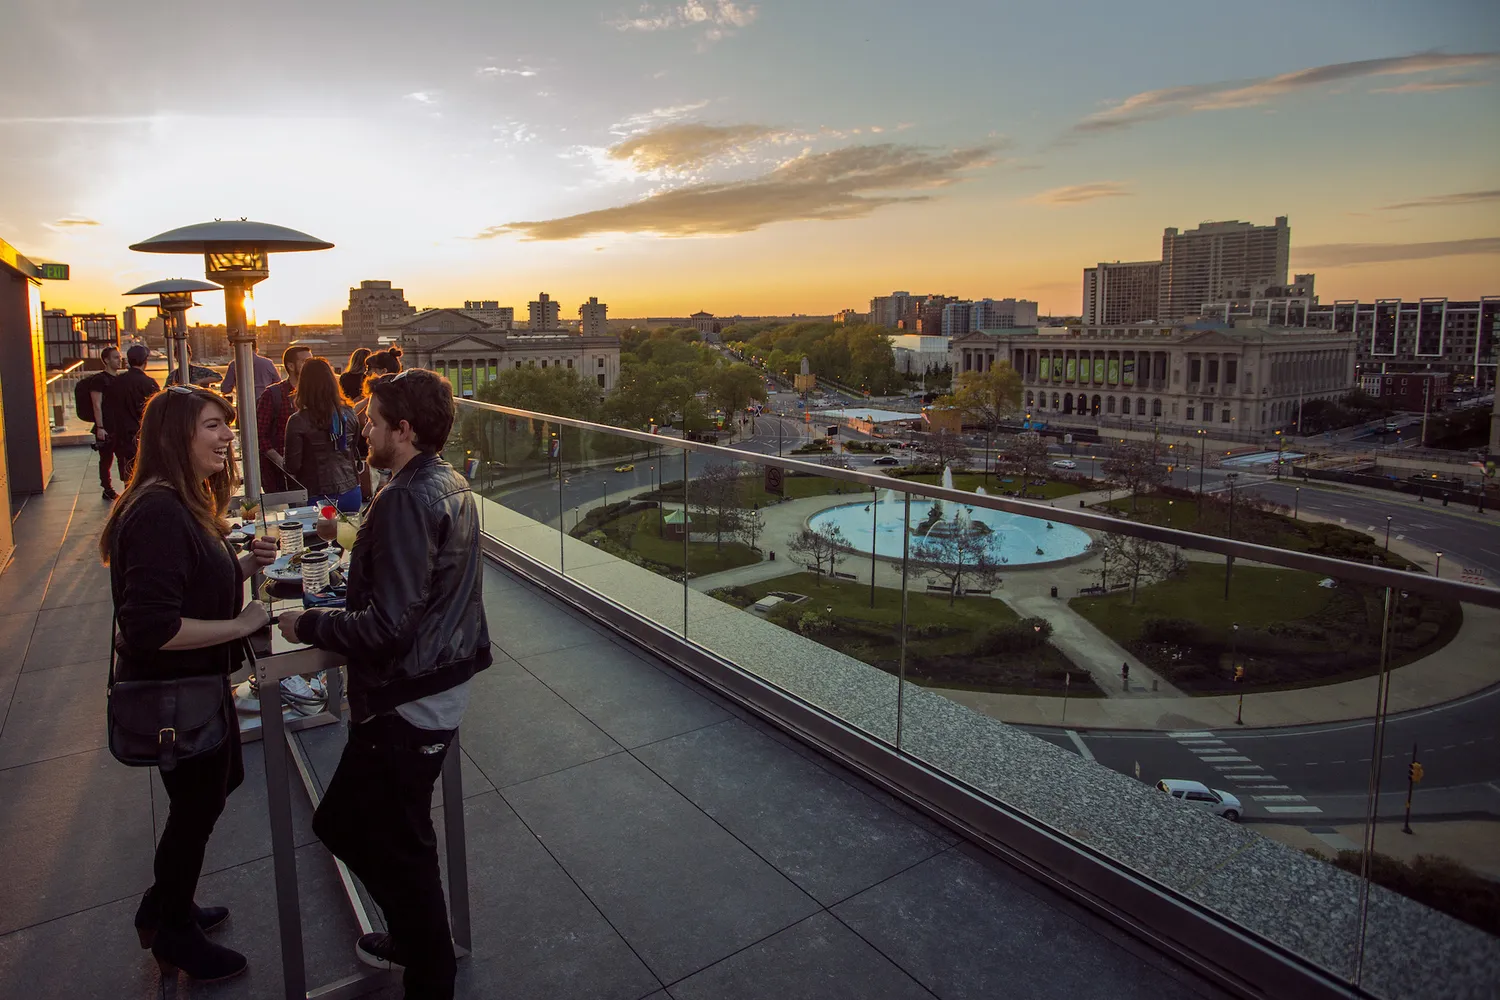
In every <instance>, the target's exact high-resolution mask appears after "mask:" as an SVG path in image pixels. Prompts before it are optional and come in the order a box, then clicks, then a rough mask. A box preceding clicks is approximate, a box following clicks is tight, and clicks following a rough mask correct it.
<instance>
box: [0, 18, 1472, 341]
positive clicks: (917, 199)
mask: <svg viewBox="0 0 1500 1000" xmlns="http://www.w3.org/2000/svg"><path fill="white" fill-rule="evenodd" d="M240 12H243V13H240ZM0 65H3V66H4V67H5V68H6V78H7V85H6V87H5V88H4V89H3V91H0V238H3V239H5V240H7V241H9V242H10V243H12V244H14V245H15V246H16V247H17V248H18V249H19V250H21V252H23V253H26V254H28V255H30V256H32V257H33V258H34V259H39V260H40V259H46V260H57V261H63V262H67V263H69V264H71V265H72V268H73V279H72V280H71V281H70V282H67V283H60V282H59V283H49V284H48V285H47V286H46V287H45V288H44V297H45V298H46V300H47V303H48V305H49V306H63V307H66V308H69V309H70V310H73V311H94V310H101V311H110V312H118V311H119V309H120V308H121V307H122V306H123V305H125V304H127V302H128V300H126V299H124V298H122V297H121V296H120V294H119V293H120V292H121V291H123V290H124V289H126V288H129V287H132V286H134V285H136V284H139V283H141V282H144V281H149V280H153V279H156V278H160V277H175V276H201V274H202V261H201V259H199V258H193V257H182V258H171V257H160V256H154V255H145V254H138V253H133V252H131V251H130V250H129V249H128V245H129V244H130V243H133V242H137V241H139V240H142V239H145V238H146V237H149V236H151V235H154V234H156V233H158V232H161V231H163V230H167V229H171V228H175V227H177V226H180V225H185V224H188V223H193V222H200V221H206V220H208V219H212V218H215V217H218V218H238V217H240V216H246V217H249V218H251V219H257V220H261V221H266V222H275V223H278V224H281V225H285V226H290V227H292V228H295V229H300V230H303V231H306V232H308V233H311V234H313V235H315V236H317V237H320V238H322V239H325V240H328V241H331V242H333V243H334V244H336V248H335V249H333V250H330V251H325V252H322V253H314V254H302V255H285V256H281V257H276V258H273V261H272V266H271V278H270V280H269V281H267V282H266V283H264V284H263V285H261V286H260V287H259V288H258V289H257V307H258V316H259V319H260V320H261V321H262V322H264V321H266V320H268V319H280V320H282V321H284V322H288V323H299V322H336V321H337V320H338V318H339V310H340V309H341V308H342V307H343V305H344V304H345V302H346V300H347V296H348V292H347V289H348V287H349V286H350V285H355V284H358V282H359V281H360V280H361V279H364V278H388V279H391V280H392V281H394V282H396V283H397V284H398V285H400V286H402V287H404V288H405V289H406V292H407V298H408V300H409V301H411V302H412V303H413V304H414V305H417V306H419V307H422V306H433V305H455V304H460V303H461V300H463V299H465V298H494V299H499V300H500V301H501V303H502V304H503V305H511V306H515V307H516V308H517V311H518V312H521V313H523V315H524V310H525V305H526V302H527V301H528V300H529V299H532V298H534V297H535V295H536V293H537V292H539V291H543V290H545V291H547V292H549V293H550V294H551V295H552V297H553V298H555V299H558V300H560V301H561V302H562V305H563V315H564V317H570V316H576V310H577V305H578V302H579V301H580V300H581V299H584V298H586V297H588V296H590V295H597V296H598V297H599V298H600V300H601V301H604V302H607V303H608V304H609V307H610V314H611V315H612V316H619V317H625V316H644V315H648V314H649V315H654V316H662V315H682V314H686V313H689V312H692V311H694V310H697V309H700V308H702V309H708V310H709V311H711V312H714V313H718V314H721V315H724V314H732V313H745V314H758V313H768V314H769V313H781V314H784V313H790V312H793V311H795V312H803V313H829V312H832V311H834V310H837V309H841V308H846V307H852V308H855V309H859V310H864V309H865V308H867V306H868V303H869V299H870V297H871V296H872V295H876V294H882V293H886V292H889V291H891V290H893V289H904V290H909V291H912V292H942V293H947V294H957V295H962V296H966V297H983V296H987V295H988V296H994V297H1004V296H1020V297H1025V298H1032V299H1036V300H1037V301H1038V302H1039V303H1040V304H1041V307H1042V310H1043V312H1044V313H1047V312H1055V313H1069V312H1076V311H1077V310H1078V309H1079V298H1080V283H1081V270H1082V268H1084V267H1086V266H1089V265H1091V264H1093V263H1096V262H1098V261H1101V260H1110V261H1113V260H1142V259H1153V258H1156V257H1158V256H1159V255H1160V249H1161V232H1162V228H1163V227H1164V226H1177V227H1179V228H1183V229H1187V228H1191V227H1193V226H1195V225H1197V224H1198V223H1199V222H1201V221H1204V220H1209V219H1241V220H1248V221H1252V222H1256V223H1261V224H1269V223H1271V222H1272V221H1273V219H1274V217H1275V216H1277V215H1287V216H1289V217H1290V224H1291V228H1292V267H1293V268H1294V269H1295V270H1311V271H1315V272H1316V273H1317V275H1318V285H1317V290H1318V293H1319V294H1320V296H1321V297H1322V298H1323V299H1324V300H1325V301H1328V300H1332V299H1334V298H1364V299H1370V298H1374V297H1376V296H1383V297H1403V298H1415V297H1418V296H1428V295H1430V296H1440V295H1447V296H1449V297H1453V298H1460V297H1476V296H1478V295H1480V294H1500V113H1497V109H1500V87H1497V83H1500V4H1496V3H1494V2H1493V0H1427V2H1423V3H1413V2H1411V0H1395V2H1391V0H1347V2H1344V0H1320V2H1315V3H1310V2H1307V0H1300V2H1261V3H1239V4H1227V3H1212V2H1211V3H1187V2H1185V0H1160V2H1158V0H1134V2H1131V3H1119V2H1118V0H1112V2H1104V0H1087V2H1085V0H1074V2H1066V0H1059V2H1051V3H1009V2H1002V0H931V2H929V3H924V4H917V3H911V2H898V0H800V2H791V0H761V2H758V3H740V2H729V0H688V2H686V3H647V4H644V5H642V4H640V3H638V2H630V3H610V2H596V0H549V2H546V3H541V2H519V3H518V2H512V3H504V4H502V3H495V2H492V0H468V2H461V0H430V2H428V3H425V4H421V5H418V4H413V3H410V2H397V0H357V2H356V0H316V2H311V3H310V2H307V0H296V2H291V0H259V2H257V3H254V4H241V5H231V4H224V3H219V2H206V3H205V2H203V0H195V2H188V0H140V2H135V3H121V2H119V0H9V2H8V3H7V4H6V5H5V9H4V11H3V13H0ZM200 301H202V302H203V303H204V305H203V308H200V309H198V310H195V311H194V313H192V314H191V318H192V320H195V321H199V322H217V321H220V320H221V318H222V310H221V309H220V307H219V302H218V299H217V296H213V295H209V296H205V297H202V298H201V299H200Z"/></svg>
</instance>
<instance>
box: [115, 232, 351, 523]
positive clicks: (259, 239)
mask: <svg viewBox="0 0 1500 1000" xmlns="http://www.w3.org/2000/svg"><path fill="white" fill-rule="evenodd" d="M332 246H333V244H332V243H328V242H325V241H324V240H320V239H318V238H316V237H314V236H309V235H307V234H306V233H300V232H298V231H297V230H295V229H287V228H286V227H284V226H273V225H269V224H267V223H264V222H251V221H249V220H248V219H238V220H234V221H229V222H225V221H223V220H222V219H215V220H214V221H213V222H202V223H198V224H196V225H192V226H183V227H182V228H180V229H173V230H170V231H169V232H165V233H161V234H159V235H156V236H153V237H151V238H150V239H148V240H144V241H142V242H140V243H133V244H131V246H130V249H132V250H139V251H141V252H143V253H192V254H200V253H201V254H202V255H203V263H204V273H205V275H206V276H207V277H208V278H210V279H212V280H214V281H217V282H218V283H219V284H221V285H223V286H224V323H225V325H226V327H227V328H228V334H229V342H230V344H232V345H233V346H234V363H235V368H236V370H237V371H238V372H239V375H238V377H237V379H236V382H237V384H236V386H235V388H236V389H237V390H238V391H237V394H236V395H237V397H238V398H237V399H236V406H235V409H236V410H237V411H238V416H239V425H240V454H241V456H242V457H243V461H244V466H245V499H246V500H247V501H249V502H252V503H253V502H255V501H257V500H259V499H260V461H259V456H260V445H259V442H258V441H257V440H256V422H255V377H254V376H255V326H254V323H253V321H252V317H253V315H254V313H253V312H251V311H250V310H249V309H247V306H246V300H247V299H248V298H250V289H251V288H253V287H254V286H255V285H256V284H257V283H258V282H261V281H264V280H265V279H266V278H267V277H269V276H270V273H271V269H270V255H271V254H273V253H290V252H296V251H303V250H327V249H330V248H331V247H332Z"/></svg>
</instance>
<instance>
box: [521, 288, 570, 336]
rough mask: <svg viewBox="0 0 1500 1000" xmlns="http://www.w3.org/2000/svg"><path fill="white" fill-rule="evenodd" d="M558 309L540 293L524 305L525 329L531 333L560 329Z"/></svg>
mask: <svg viewBox="0 0 1500 1000" xmlns="http://www.w3.org/2000/svg"><path fill="white" fill-rule="evenodd" d="M560 316H561V312H560V307H559V306H558V304H557V303H556V302H553V301H552V299H551V298H550V297H549V296H548V295H547V293H546V292H542V293H541V294H540V295H538V296H537V297H536V298H535V299H534V300H532V301H531V302H529V303H527V305H526V328H527V329H528V330H531V331H533V332H537V333H539V332H543V331H546V330H560V329H562V320H561V318H560Z"/></svg>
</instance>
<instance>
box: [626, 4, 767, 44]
mask: <svg viewBox="0 0 1500 1000" xmlns="http://www.w3.org/2000/svg"><path fill="white" fill-rule="evenodd" d="M759 15H760V7H759V6H758V5H756V4H739V3H734V2H733V0H688V2H687V3H685V4H682V5H681V6H668V7H659V6H654V5H652V4H642V5H641V6H640V8H639V9H638V10H637V11H636V12H635V13H634V14H622V15H620V16H619V17H617V18H615V19H614V20H612V21H610V22H609V24H610V26H611V27H613V28H614V29H615V30H616V31H670V30H672V29H676V28H701V29H703V37H704V38H705V39H706V40H708V41H711V42H716V41H718V40H719V39H721V38H724V37H726V36H728V35H731V34H733V33H734V32H735V30H736V29H738V28H744V27H747V26H748V25H750V24H751V23H753V22H754V21H755V19H756V18H757V17H758V16H759Z"/></svg>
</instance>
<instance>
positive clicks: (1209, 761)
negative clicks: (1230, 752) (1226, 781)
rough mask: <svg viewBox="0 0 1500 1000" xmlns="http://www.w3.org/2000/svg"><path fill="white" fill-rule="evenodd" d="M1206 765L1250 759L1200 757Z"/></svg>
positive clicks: (1247, 758)
mask: <svg viewBox="0 0 1500 1000" xmlns="http://www.w3.org/2000/svg"><path fill="white" fill-rule="evenodd" d="M1198 759H1199V760H1201V761H1203V762H1204V763H1206V764H1227V763H1229V762H1230V761H1232V760H1249V759H1250V758H1249V757H1199V758H1198Z"/></svg>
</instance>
